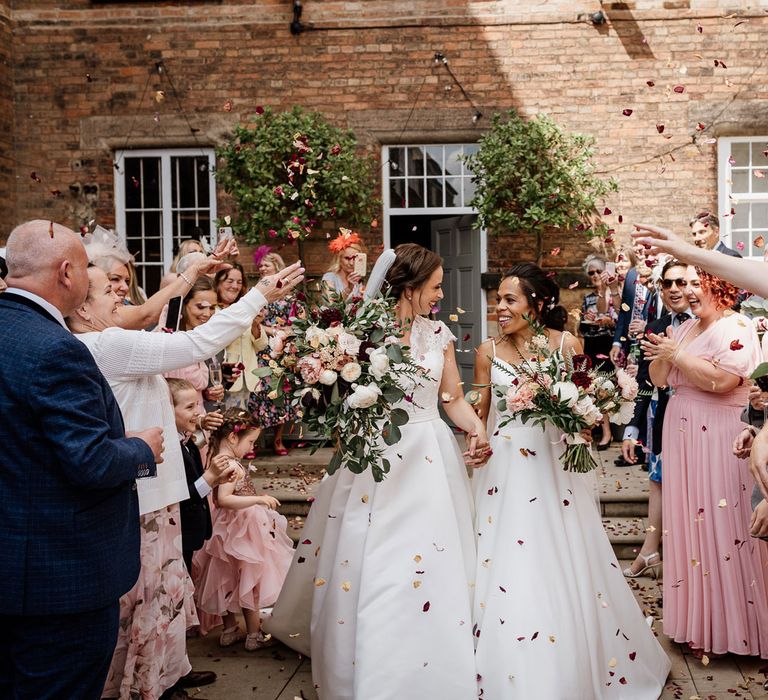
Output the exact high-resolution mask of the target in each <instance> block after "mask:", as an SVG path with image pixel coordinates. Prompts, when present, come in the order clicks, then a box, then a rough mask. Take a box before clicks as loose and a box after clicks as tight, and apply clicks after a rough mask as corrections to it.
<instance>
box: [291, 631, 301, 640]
mask: <svg viewBox="0 0 768 700" xmlns="http://www.w3.org/2000/svg"><path fill="white" fill-rule="evenodd" d="M288 636H289V637H290V638H291V639H296V637H299V636H301V632H296V633H295V634H289V635H288Z"/></svg>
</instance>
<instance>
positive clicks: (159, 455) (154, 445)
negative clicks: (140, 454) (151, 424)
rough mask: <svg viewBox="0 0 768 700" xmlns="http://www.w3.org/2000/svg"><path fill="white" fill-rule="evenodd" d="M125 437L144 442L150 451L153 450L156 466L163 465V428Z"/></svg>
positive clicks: (129, 433)
mask: <svg viewBox="0 0 768 700" xmlns="http://www.w3.org/2000/svg"><path fill="white" fill-rule="evenodd" d="M125 437H135V438H139V440H143V441H144V442H146V443H147V445H148V447H149V449H150V450H152V457H153V458H154V460H155V464H162V462H163V450H164V449H165V447H164V446H163V429H162V428H147V429H146V430H141V431H136V432H128V433H126V434H125Z"/></svg>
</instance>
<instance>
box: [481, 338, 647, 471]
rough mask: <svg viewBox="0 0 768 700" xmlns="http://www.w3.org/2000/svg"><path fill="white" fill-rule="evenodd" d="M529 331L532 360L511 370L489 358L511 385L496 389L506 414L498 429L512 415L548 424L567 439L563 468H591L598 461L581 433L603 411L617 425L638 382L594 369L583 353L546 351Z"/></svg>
mask: <svg viewBox="0 0 768 700" xmlns="http://www.w3.org/2000/svg"><path fill="white" fill-rule="evenodd" d="M534 331H535V333H536V334H535V335H534V336H533V338H532V339H531V340H530V342H529V347H528V350H529V352H533V355H534V357H533V358H532V359H530V360H526V361H524V362H521V363H520V364H516V365H513V368H514V371H510V370H509V368H507V367H506V366H505V365H503V364H502V363H500V362H497V361H496V360H495V359H494V360H492V362H493V364H494V365H495V366H496V367H498V368H499V369H500V370H501V371H502V372H505V373H506V374H508V375H510V377H511V385H512V386H510V388H509V390H508V391H507V392H506V393H501V392H498V398H499V403H498V408H499V411H500V412H501V413H502V415H504V416H505V417H504V418H503V419H502V421H501V423H500V424H499V427H504V426H505V425H507V424H509V423H510V422H511V421H512V420H514V419H515V418H520V419H521V420H522V422H523V423H528V422H529V421H530V422H531V423H533V424H534V425H539V426H541V427H544V424H545V423H550V424H552V425H554V426H555V427H556V428H557V429H558V430H560V431H562V433H563V440H564V441H565V443H566V447H565V453H564V454H563V468H564V469H566V470H569V471H572V472H580V473H585V472H588V471H591V470H592V469H594V468H595V467H597V462H596V461H595V459H594V457H593V455H592V452H591V450H590V449H589V444H588V442H587V440H586V439H585V438H584V436H583V435H582V433H583V432H585V431H587V430H591V429H592V428H594V427H595V426H596V425H598V424H599V423H600V421H601V420H602V419H603V415H605V414H607V415H608V416H609V417H610V419H611V420H613V421H614V422H616V423H627V422H628V421H629V420H630V419H631V418H632V414H633V412H634V400H635V397H636V396H637V392H638V385H637V382H636V381H635V379H634V378H633V377H631V376H630V375H629V374H627V373H626V372H625V371H624V370H623V369H619V370H617V371H615V372H598V371H597V370H596V369H595V368H594V367H592V361H591V360H590V358H589V357H588V356H587V355H576V354H572V355H570V356H569V357H565V358H563V357H561V355H560V352H559V351H552V350H550V349H549V341H548V340H547V337H546V336H545V335H544V334H543V332H542V331H543V329H542V328H540V327H537V326H534ZM520 356H521V357H523V355H522V353H520Z"/></svg>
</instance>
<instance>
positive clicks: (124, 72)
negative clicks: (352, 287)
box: [0, 0, 768, 272]
mask: <svg viewBox="0 0 768 700" xmlns="http://www.w3.org/2000/svg"><path fill="white" fill-rule="evenodd" d="M304 6H305V10H304V16H303V18H302V19H303V21H304V22H305V23H307V24H311V25H313V26H314V28H315V31H307V32H306V33H304V34H302V35H301V36H299V37H293V36H291V35H290V33H289V32H288V22H289V21H290V4H289V3H288V2H286V1H285V0H253V2H250V3H237V2H230V1H229V0H222V2H216V3H214V2H206V1H204V0H200V1H199V2H195V1H192V0H189V1H188V2H185V3H179V4H176V3H172V2H142V3H138V4H136V3H126V4H115V3H104V4H101V3H96V4H92V3H91V0H69V1H68V2H57V1H55V0H16V2H15V4H14V14H13V19H14V22H15V28H16V33H15V37H16V39H15V43H14V52H15V55H14V66H15V74H14V90H15V91H14V94H15V118H16V127H15V138H16V150H15V154H16V157H17V158H18V159H19V160H21V161H23V162H24V163H25V165H24V166H19V167H18V168H17V169H16V172H15V176H16V182H17V183H18V184H17V187H16V190H15V197H16V201H15V204H14V205H13V206H12V215H11V216H7V217H5V218H4V219H3V226H2V235H4V234H6V233H7V230H6V229H8V230H9V228H10V226H11V225H12V224H13V223H15V222H16V221H19V220H23V219H26V218H29V217H31V216H41V215H42V216H44V217H52V218H57V219H61V220H68V217H70V209H71V202H70V201H69V200H68V194H67V193H68V187H69V185H70V184H72V183H73V182H75V181H93V182H97V183H98V184H99V185H100V199H99V202H98V206H97V215H98V219H99V221H100V222H101V223H103V224H106V225H111V224H112V223H113V220H114V206H113V202H112V178H113V170H112V164H111V154H112V152H113V150H114V149H115V148H121V147H123V146H124V145H125V142H126V138H127V137H128V136H130V137H129V138H128V145H129V147H130V146H134V147H146V146H152V145H154V146H168V145H195V143H196V141H195V139H193V138H192V137H191V135H190V133H189V128H188V126H187V123H186V120H185V118H184V117H183V115H182V114H181V112H180V110H179V108H178V104H177V103H176V101H175V100H174V99H172V96H171V93H170V91H169V86H168V84H167V82H165V80H164V79H162V78H161V77H160V76H158V75H157V74H156V73H155V72H153V67H154V64H155V62H156V61H158V60H160V59H162V60H163V61H164V63H165V65H166V66H167V68H168V73H169V75H170V76H171V78H172V80H173V81H174V84H175V86H176V89H177V90H178V93H179V98H180V100H181V103H182V105H183V108H184V111H185V112H186V114H187V116H188V118H189V120H190V122H191V123H192V125H193V126H194V127H195V128H197V129H199V132H198V135H197V139H198V140H199V141H200V142H202V143H205V144H207V145H213V144H216V143H217V142H219V141H220V140H221V139H222V138H223V137H224V136H225V134H226V133H227V131H228V129H230V128H231V127H232V125H233V124H235V123H236V122H237V121H238V120H240V119H243V120H245V119H247V118H248V117H249V115H250V114H252V112H253V109H254V108H255V106H256V105H259V104H268V105H271V106H272V107H273V108H275V109H286V108H289V107H291V106H292V105H294V104H299V105H302V106H304V107H307V108H310V109H317V110H320V111H322V112H323V113H325V114H326V115H327V116H328V118H329V119H331V120H332V121H333V122H335V123H337V124H339V125H342V126H350V127H351V128H353V129H354V130H355V132H356V133H357V135H358V138H359V139H360V140H361V143H362V147H363V148H364V149H368V150H369V151H370V152H372V153H374V154H377V155H378V153H379V150H380V146H381V144H382V143H389V144H392V143H400V142H419V141H434V142H440V141H454V140H462V141H463V140H473V139H476V138H477V137H478V136H479V135H480V134H481V133H482V129H483V127H484V125H486V124H487V123H488V117H489V116H490V115H491V114H492V113H493V112H494V111H497V110H502V109H507V108H510V107H516V108H517V109H519V110H520V111H522V112H523V113H524V114H528V115H533V114H535V113H537V112H546V113H549V114H550V115H552V116H553V117H554V118H555V119H556V120H557V121H559V122H560V123H561V124H562V125H563V126H565V127H566V128H568V129H570V130H573V131H578V132H582V133H587V134H592V135H594V136H595V137H596V138H597V139H598V148H597V156H596V162H597V166H598V169H599V170H601V171H604V172H605V173H607V174H611V175H612V176H613V177H615V178H616V179H617V180H618V182H619V187H620V192H619V193H618V194H617V195H613V196H611V198H610V199H609V201H608V202H607V205H608V206H609V207H610V208H611V209H612V210H613V214H611V215H610V216H607V217H606V221H607V222H608V223H610V224H611V225H615V226H616V228H617V231H618V233H619V234H627V233H628V231H629V224H630V223H631V222H633V221H648V220H650V221H655V222H661V223H665V224H669V225H671V226H673V227H678V228H681V227H683V226H685V223H686V221H687V218H688V216H689V215H690V213H691V212H692V211H694V210H697V211H698V210H700V209H702V208H713V209H714V208H716V204H717V200H716V194H717V180H716V167H715V163H716V146H715V145H712V144H704V143H700V144H699V145H692V143H691V142H692V135H693V134H694V133H696V125H697V123H699V122H701V123H703V124H704V125H705V127H706V129H705V131H704V133H703V135H704V137H709V138H712V137H717V136H721V135H736V134H764V135H766V136H768V109H766V107H768V80H767V78H768V68H767V67H766V64H765V62H764V61H763V58H762V57H763V56H764V43H765V33H766V29H767V28H768V18H766V17H763V16H761V14H760V13H759V12H758V11H754V12H752V11H750V10H749V9H748V8H747V6H746V4H745V3H741V4H740V3H738V2H729V3H727V5H726V3H724V2H716V1H715V0H690V2H687V1H686V0H674V1H672V2H669V1H661V0H660V1H656V0H648V1H638V2H634V3H633V2H627V3H616V4H608V3H606V4H604V5H603V8H604V11H605V12H606V14H607V15H608V18H609V22H608V24H606V25H603V26H600V27H596V26H593V25H592V24H590V23H589V22H587V21H586V17H587V15H588V14H589V13H590V12H593V11H594V10H595V9H596V3H593V2H584V3H578V2H577V3H572V2H565V1H560V0H556V1H553V2H547V3H534V2H531V3H522V2H512V1H511V0H507V1H504V2H502V1H501V0H498V1H495V2H492V1H488V2H483V1H475V0H420V1H419V2H418V3H414V2H412V1H409V2H403V1H401V0H364V1H361V2H357V3H348V2H341V1H340V2H329V1H323V2H320V1H319V0H305V2H304ZM0 7H2V5H0ZM739 11H740V12H741V13H742V15H743V16H738V17H736V16H730V17H728V18H725V17H724V15H726V14H729V13H730V15H733V14H734V12H736V13H738V12H739ZM762 14H764V13H762ZM739 22H742V23H741V24H739ZM697 25H698V27H697ZM699 29H700V31H699ZM437 50H439V51H442V52H443V53H444V54H445V55H446V56H447V57H448V58H449V60H450V65H451V67H452V69H453V71H454V72H455V73H456V75H457V76H458V77H459V79H460V80H461V82H462V83H463V85H464V86H465V88H466V90H467V91H468V93H469V94H470V96H471V97H472V99H473V100H474V102H475V103H476V104H477V106H478V107H479V109H480V110H481V111H482V112H483V114H484V115H485V116H484V118H483V119H481V120H480V122H479V123H478V124H476V125H475V124H473V122H472V114H473V112H474V108H473V107H472V106H471V105H469V104H468V103H467V102H466V100H465V99H464V98H463V96H462V95H461V92H460V90H459V89H458V87H457V86H456V85H455V84H454V83H453V81H452V80H451V78H450V76H449V75H448V73H447V72H446V70H445V69H444V67H442V66H435V64H434V62H433V61H432V56H433V54H434V52H435V51H437ZM2 51H3V44H2V39H0V52H2ZM715 59H717V60H718V61H721V62H723V63H724V64H725V65H726V66H727V68H722V67H719V66H715V64H714V60H715ZM2 80H3V75H2V74H0V81H2ZM648 81H651V82H652V83H653V86H652V87H651V86H649V85H648ZM678 85H680V86H683V87H684V88H685V90H684V92H682V93H677V92H674V91H673V88H674V87H675V86H678ZM145 89H146V94H144V93H145ZM158 89H162V90H165V92H166V95H167V98H166V100H165V101H164V102H162V103H160V104H158V103H157V102H155V101H154V99H153V96H154V93H155V91H156V90H158ZM3 93H5V91H0V95H2V94H3ZM142 94H144V99H143V101H142V99H141V98H142ZM228 100H231V101H232V104H233V110H232V111H231V112H227V111H226V110H225V108H224V106H225V103H226V102H227V101H228ZM627 109H631V110H632V114H631V116H629V117H627V116H623V114H622V112H623V110H627ZM155 113H157V117H158V120H157V121H156V120H155V119H154V116H155ZM2 119H3V102H2V98H1V97H0V120H2ZM661 124H663V125H664V133H663V134H659V133H658V130H657V125H661ZM0 132H6V130H5V129H0ZM2 137H3V136H2V135H0V138H2ZM671 149H674V152H673V153H672V154H671V155H663V156H661V157H660V154H662V153H664V152H667V151H670V150H671ZM672 158H674V160H672ZM33 167H34V169H35V170H36V172H37V173H38V175H39V177H40V178H41V179H42V182H36V181H35V180H34V179H32V178H31V177H30V174H29V172H27V171H28V170H29V171H31V170H32V169H33ZM0 172H1V171H0ZM2 186H3V185H2V182H0V187H2ZM51 190H59V191H61V192H62V193H64V194H63V195H62V196H60V197H56V196H54V195H52V194H51ZM5 201H6V200H5V198H3V204H0V206H7V205H6V204H5ZM11 201H13V199H12V198H11ZM227 206H228V204H227V203H226V200H225V199H222V201H221V202H220V211H221V213H222V214H223V213H226V212H225V210H226V207H227ZM618 214H622V215H623V217H624V224H623V225H619V224H618V223H617V215H618ZM767 223H768V222H767ZM368 240H369V242H370V243H371V245H372V246H374V245H376V244H377V243H379V242H380V237H379V233H378V232H375V231H374V232H373V233H372V234H371V235H370V236H369V238H368ZM556 246H558V247H561V248H562V253H561V254H560V256H558V257H557V258H549V257H547V258H546V259H545V264H546V265H547V266H554V267H557V268H565V269H566V270H567V271H568V270H570V271H571V272H573V271H575V269H576V268H577V266H578V264H579V262H580V260H581V259H582V258H583V256H584V255H585V254H586V252H587V250H588V248H587V246H586V244H585V243H584V241H583V240H582V239H581V238H580V237H579V236H578V235H574V234H573V233H569V232H561V233H552V234H550V235H548V236H547V237H546V240H545V249H546V250H549V249H551V248H553V247H556ZM311 250H312V260H313V263H317V261H318V260H320V261H322V258H320V257H319V256H320V255H322V241H320V242H318V243H316V244H315V245H314V247H312V248H311ZM531 255H532V249H531V238H530V237H527V236H525V235H518V236H509V237H504V238H501V239H493V238H492V239H491V240H490V242H489V267H490V269H501V268H503V267H505V266H507V265H509V264H510V263H511V262H512V261H514V260H518V259H521V258H530V257H531ZM288 257H291V256H290V255H289V256H288Z"/></svg>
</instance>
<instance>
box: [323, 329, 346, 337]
mask: <svg viewBox="0 0 768 700" xmlns="http://www.w3.org/2000/svg"><path fill="white" fill-rule="evenodd" d="M342 333H346V331H345V330H344V326H331V327H330V328H326V329H325V334H326V335H327V336H328V337H329V338H335V337H336V336H339V335H341V334H342Z"/></svg>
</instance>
